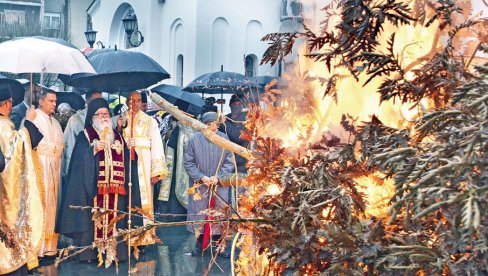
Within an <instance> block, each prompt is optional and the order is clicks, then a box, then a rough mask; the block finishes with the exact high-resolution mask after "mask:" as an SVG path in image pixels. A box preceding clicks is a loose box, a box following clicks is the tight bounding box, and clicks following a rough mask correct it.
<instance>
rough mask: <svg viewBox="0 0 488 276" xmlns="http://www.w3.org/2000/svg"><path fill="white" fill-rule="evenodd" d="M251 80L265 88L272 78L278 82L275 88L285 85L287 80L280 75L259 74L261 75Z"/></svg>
mask: <svg viewBox="0 0 488 276" xmlns="http://www.w3.org/2000/svg"><path fill="white" fill-rule="evenodd" d="M251 80H252V81H253V82H255V83H257V84H258V85H259V86H260V87H262V88H264V87H265V86H266V85H267V84H268V83H270V82H271V81H272V80H277V81H278V82H277V83H276V84H275V85H274V86H273V88H275V87H276V88H279V87H285V86H286V82H285V80H284V79H283V78H280V77H273V76H259V77H252V78H251Z"/></svg>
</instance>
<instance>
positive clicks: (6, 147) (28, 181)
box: [0, 116, 45, 274]
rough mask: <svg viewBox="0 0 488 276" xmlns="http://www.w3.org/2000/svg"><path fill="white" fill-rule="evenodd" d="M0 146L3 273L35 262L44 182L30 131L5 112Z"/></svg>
mask: <svg viewBox="0 0 488 276" xmlns="http://www.w3.org/2000/svg"><path fill="white" fill-rule="evenodd" d="M0 149H1V151H2V153H3V155H4V157H5V168H4V171H3V172H1V173H0V225H1V229H0V233H1V232H4V231H5V232H7V233H2V235H3V234H10V235H9V236H8V237H7V239H9V241H8V242H7V241H0V274H6V273H10V272H13V271H15V270H17V269H19V268H20V267H22V266H23V265H25V264H27V265H28V268H29V269H31V268H34V267H35V266H37V252H38V250H39V248H40V245H41V242H42V227H43V225H44V217H43V210H44V209H45V206H44V205H43V203H44V202H43V200H42V199H43V195H44V185H43V183H42V177H41V173H40V164H39V157H38V155H37V152H36V151H35V150H33V149H32V146H31V137H30V133H29V131H27V129H25V128H21V129H20V130H19V131H16V130H15V126H14V124H13V123H12V121H11V120H10V119H9V118H8V117H4V116H0ZM8 232H10V233H8ZM12 245H14V246H13V247H12Z"/></svg>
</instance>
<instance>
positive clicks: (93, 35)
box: [85, 28, 97, 48]
mask: <svg viewBox="0 0 488 276" xmlns="http://www.w3.org/2000/svg"><path fill="white" fill-rule="evenodd" d="M85 37H86V41H87V42H88V44H89V45H90V48H93V43H95V41H96V40H97V31H94V30H92V29H91V28H90V29H89V30H87V31H86V32H85Z"/></svg>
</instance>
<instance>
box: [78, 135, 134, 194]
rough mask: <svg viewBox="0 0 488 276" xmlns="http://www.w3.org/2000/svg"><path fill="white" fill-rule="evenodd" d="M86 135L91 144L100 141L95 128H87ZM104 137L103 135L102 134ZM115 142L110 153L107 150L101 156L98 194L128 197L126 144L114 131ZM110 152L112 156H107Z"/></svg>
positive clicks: (101, 152) (99, 153)
mask: <svg viewBox="0 0 488 276" xmlns="http://www.w3.org/2000/svg"><path fill="white" fill-rule="evenodd" d="M85 133H86V136H87V138H88V142H89V143H90V144H92V143H94V142H96V141H100V136H99V134H98V132H97V131H96V130H95V129H94V128H93V127H87V128H85ZM102 135H103V134H102ZM114 138H115V139H114V142H113V143H112V145H111V146H110V151H108V150H107V149H105V150H104V151H100V152H98V153H97V154H98V155H99V157H100V158H99V160H100V161H99V164H98V165H99V170H98V194H102V195H103V194H119V195H126V194H127V192H126V191H125V188H124V184H125V166H124V142H123V140H122V137H121V136H120V134H119V133H118V132H117V131H116V130H114ZM108 152H110V154H107V153H108Z"/></svg>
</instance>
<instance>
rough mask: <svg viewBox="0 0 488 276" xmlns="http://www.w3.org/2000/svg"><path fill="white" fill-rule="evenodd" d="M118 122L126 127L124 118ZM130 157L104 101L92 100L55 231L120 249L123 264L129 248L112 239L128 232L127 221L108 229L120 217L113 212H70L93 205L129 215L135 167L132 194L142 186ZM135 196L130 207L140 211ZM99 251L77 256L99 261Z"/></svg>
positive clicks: (78, 243)
mask: <svg viewBox="0 0 488 276" xmlns="http://www.w3.org/2000/svg"><path fill="white" fill-rule="evenodd" d="M117 123H118V125H119V126H121V125H122V118H121V117H120V118H119V119H118V122H117ZM129 157H130V156H129V150H128V148H127V146H126V143H125V141H124V139H123V138H122V135H121V134H119V132H117V131H116V130H115V129H113V128H112V121H111V119H110V111H109V106H108V103H107V102H106V101H105V100H104V99H102V98H97V99H94V100H92V101H91V102H90V104H89V105H88V109H87V113H86V119H85V129H84V130H83V131H82V132H81V133H80V135H78V136H77V138H76V143H75V146H74V149H73V158H72V159H71V163H70V165H69V170H68V174H67V177H66V184H65V192H64V193H63V197H62V199H61V208H60V210H59V214H58V222H57V226H56V230H57V232H58V233H60V234H63V235H65V236H67V237H70V238H72V239H73V241H74V245H75V246H88V245H91V244H92V243H93V242H100V241H103V240H105V241H106V245H107V248H108V247H111V248H117V255H116V256H117V259H118V260H119V261H125V260H127V258H128V255H127V245H126V243H118V244H117V245H116V243H117V241H116V240H115V239H113V240H110V238H111V237H114V236H115V235H117V229H127V220H128V218H124V219H122V220H120V221H118V222H117V223H116V224H113V225H109V223H110V222H111V221H112V219H114V218H115V217H116V216H117V214H116V213H115V212H112V213H107V214H104V215H102V216H98V217H96V218H94V217H92V213H91V212H90V210H80V209H72V208H70V207H69V206H70V205H75V206H93V207H99V208H104V209H111V210H121V211H125V212H128V191H129V187H128V182H129V166H130V164H131V163H132V164H133V165H132V190H133V191H137V190H138V187H139V186H138V178H137V175H138V173H137V163H136V162H130V160H129ZM132 194H133V196H132V207H140V198H139V196H138V195H139V193H138V192H133V193H132ZM134 225H142V220H140V221H138V218H137V217H135V216H134V217H133V218H132V226H134ZM107 239H108V240H107ZM104 249H105V250H106V248H104V247H101V248H99V250H98V252H102V253H107V251H105V252H104V251H103V250H104ZM98 252H96V251H95V250H86V251H84V252H83V253H81V254H79V255H77V258H78V260H79V261H92V260H96V259H97V255H98Z"/></svg>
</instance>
